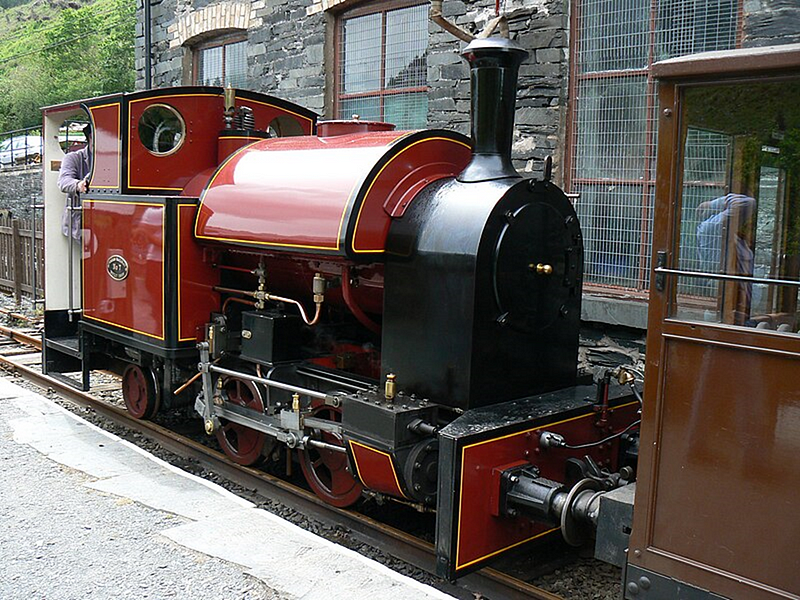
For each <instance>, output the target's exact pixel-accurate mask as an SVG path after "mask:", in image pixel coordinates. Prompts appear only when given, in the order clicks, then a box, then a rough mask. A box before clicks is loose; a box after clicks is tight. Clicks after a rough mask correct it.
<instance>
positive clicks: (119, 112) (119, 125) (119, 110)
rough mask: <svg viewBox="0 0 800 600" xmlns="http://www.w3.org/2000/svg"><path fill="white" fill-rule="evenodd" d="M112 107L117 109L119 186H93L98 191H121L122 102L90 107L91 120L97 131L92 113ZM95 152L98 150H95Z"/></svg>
mask: <svg viewBox="0 0 800 600" xmlns="http://www.w3.org/2000/svg"><path fill="white" fill-rule="evenodd" d="M111 106H116V107H117V172H116V173H115V175H116V179H117V185H93V186H92V187H94V188H96V189H104V190H116V189H119V180H120V176H119V174H120V171H121V170H122V167H121V162H122V136H121V132H122V104H121V103H120V102H110V103H108V104H101V105H100V106H91V107H89V118H90V119H91V121H92V129H93V130H94V131H97V126H96V121H95V118H94V114H93V113H92V111H93V110H99V109H101V108H109V107H111ZM94 150H95V152H96V151H97V148H95V149H94ZM95 162H96V161H94V160H93V161H92V176H94V167H95Z"/></svg>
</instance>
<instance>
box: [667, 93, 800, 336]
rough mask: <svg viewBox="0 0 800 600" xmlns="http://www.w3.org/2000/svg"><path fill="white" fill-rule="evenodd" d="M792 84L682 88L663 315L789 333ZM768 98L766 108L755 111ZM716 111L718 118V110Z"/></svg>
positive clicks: (798, 240) (799, 245)
mask: <svg viewBox="0 0 800 600" xmlns="http://www.w3.org/2000/svg"><path fill="white" fill-rule="evenodd" d="M798 94H800V82H796V81H792V82H780V83H767V84H753V83H749V84H741V85H728V86H713V87H712V86H709V87H702V88H694V89H688V90H687V91H686V92H685V98H686V102H685V109H684V112H683V118H682V121H683V122H684V123H686V129H685V131H684V141H683V163H682V164H683V182H684V183H683V189H682V197H681V203H682V205H681V222H680V244H679V247H678V249H677V254H678V263H677V264H678V266H679V268H680V269H681V270H683V271H688V272H692V271H693V272H697V273H710V274H718V275H723V276H724V277H722V278H715V277H711V276H706V275H698V276H683V277H680V278H679V280H678V290H677V292H678V293H677V297H676V299H675V302H674V304H673V315H675V316H678V317H680V318H683V319H690V320H701V321H707V322H714V323H726V324H729V325H738V326H744V327H755V328H758V329H764V330H768V331H780V332H784V333H797V332H798V330H800V312H799V311H798V291H799V290H800V288H799V287H798V286H795V285H781V284H774V283H767V282H765V281H764V279H779V280H785V281H795V282H796V281H800V185H798V181H800V113H798V111H796V110H794V107H795V106H796V104H797V97H798ZM765 98H768V99H769V102H764V99H765ZM721 107H724V110H721Z"/></svg>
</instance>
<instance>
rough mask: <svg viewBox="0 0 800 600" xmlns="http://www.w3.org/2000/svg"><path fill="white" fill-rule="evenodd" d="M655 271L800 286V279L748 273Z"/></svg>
mask: <svg viewBox="0 0 800 600" xmlns="http://www.w3.org/2000/svg"><path fill="white" fill-rule="evenodd" d="M653 271H654V272H655V273H657V274H664V275H683V276H685V277H705V278H707V279H721V280H724V281H743V282H745V283H772V284H776V285H793V286H795V287H800V281H793V280H791V279H771V278H767V277H749V276H747V275H728V274H727V273H707V272H705V271H681V270H679V269H667V268H666V267H656V268H655V269H653Z"/></svg>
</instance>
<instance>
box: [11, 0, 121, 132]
mask: <svg viewBox="0 0 800 600" xmlns="http://www.w3.org/2000/svg"><path fill="white" fill-rule="evenodd" d="M135 29H136V0H97V1H96V2H94V3H92V4H89V5H86V6H83V7H80V8H77V9H74V8H68V9H66V10H63V11H61V12H60V13H59V14H58V16H57V17H56V18H55V19H54V20H52V21H50V22H49V23H48V24H47V26H46V27H44V28H41V29H39V30H38V31H32V32H31V33H30V35H31V36H33V39H31V40H27V43H22V42H23V41H22V40H20V43H19V44H17V48H18V49H17V50H15V52H16V54H15V55H12V56H10V57H5V58H0V131H8V130H12V129H20V128H23V127H32V126H36V125H40V124H41V122H42V117H41V111H40V108H41V107H42V106H47V105H51V104H59V103H62V102H69V101H73V100H78V99H82V98H90V97H93V96H99V95H103V94H110V93H114V92H122V91H130V90H132V89H133V86H134V81H135V70H134V38H135ZM26 48H28V49H26Z"/></svg>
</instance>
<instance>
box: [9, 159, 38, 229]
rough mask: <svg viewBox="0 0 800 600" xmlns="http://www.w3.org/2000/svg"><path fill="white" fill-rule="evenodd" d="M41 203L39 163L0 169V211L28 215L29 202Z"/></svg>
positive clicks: (22, 215) (29, 210)
mask: <svg viewBox="0 0 800 600" xmlns="http://www.w3.org/2000/svg"><path fill="white" fill-rule="evenodd" d="M41 203H42V166H41V165H29V166H24V167H10V168H9V167H6V168H2V169H0V211H10V212H11V214H12V215H13V216H15V217H29V216H30V215H31V209H30V206H31V204H41ZM38 214H39V215H41V212H39V213H38Z"/></svg>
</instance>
